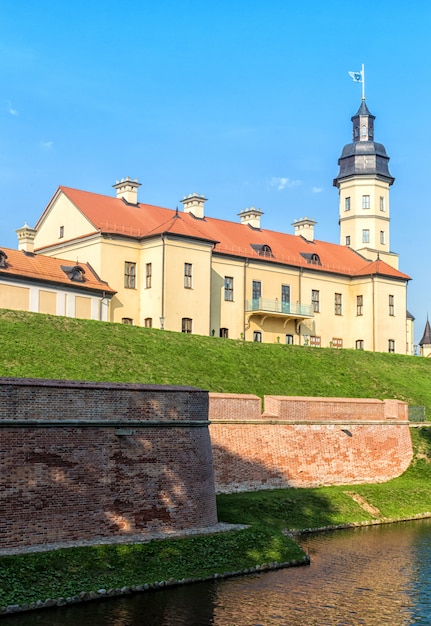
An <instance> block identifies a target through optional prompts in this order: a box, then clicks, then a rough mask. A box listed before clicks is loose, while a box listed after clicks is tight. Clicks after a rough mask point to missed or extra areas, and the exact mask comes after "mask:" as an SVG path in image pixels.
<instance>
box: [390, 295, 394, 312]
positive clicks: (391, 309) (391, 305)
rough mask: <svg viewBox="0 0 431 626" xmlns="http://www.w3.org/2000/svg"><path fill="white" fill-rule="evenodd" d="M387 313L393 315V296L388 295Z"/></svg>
mask: <svg viewBox="0 0 431 626" xmlns="http://www.w3.org/2000/svg"><path fill="white" fill-rule="evenodd" d="M389 315H395V297H394V296H389Z"/></svg>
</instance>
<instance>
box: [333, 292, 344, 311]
mask: <svg viewBox="0 0 431 626" xmlns="http://www.w3.org/2000/svg"><path fill="white" fill-rule="evenodd" d="M342 306H343V296H342V295H341V293H336V294H334V312H335V315H341V314H342V313H343V311H342Z"/></svg>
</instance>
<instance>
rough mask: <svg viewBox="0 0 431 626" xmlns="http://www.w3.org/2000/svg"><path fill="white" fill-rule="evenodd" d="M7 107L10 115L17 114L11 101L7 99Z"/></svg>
mask: <svg viewBox="0 0 431 626" xmlns="http://www.w3.org/2000/svg"><path fill="white" fill-rule="evenodd" d="M7 109H8V111H9V113H10V114H11V115H18V111H17V110H16V109H14V108H13V106H12V102H10V101H9V100H8V101H7Z"/></svg>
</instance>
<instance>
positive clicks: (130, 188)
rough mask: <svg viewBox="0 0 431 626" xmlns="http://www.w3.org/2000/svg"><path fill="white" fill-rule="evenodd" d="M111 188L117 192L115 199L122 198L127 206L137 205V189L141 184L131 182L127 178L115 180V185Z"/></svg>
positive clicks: (135, 181)
mask: <svg viewBox="0 0 431 626" xmlns="http://www.w3.org/2000/svg"><path fill="white" fill-rule="evenodd" d="M112 186H113V187H114V189H115V190H116V191H117V198H122V199H123V200H125V201H126V202H127V203H128V204H138V188H139V187H140V186H141V183H138V181H137V180H132V179H131V178H129V176H128V177H127V178H122V179H121V180H117V182H116V183H115V185H112Z"/></svg>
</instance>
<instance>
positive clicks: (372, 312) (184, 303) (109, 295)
mask: <svg viewBox="0 0 431 626" xmlns="http://www.w3.org/2000/svg"><path fill="white" fill-rule="evenodd" d="M374 120H375V117H374V116H373V115H372V114H371V113H370V111H369V110H368V107H367V105H366V103H365V99H363V100H362V102H361V105H360V107H359V110H358V111H357V113H356V114H355V115H354V116H353V117H352V123H353V137H352V142H351V143H349V144H347V145H346V146H345V147H344V148H343V151H342V154H341V157H340V159H339V173H338V176H337V177H336V178H335V180H334V186H336V187H337V188H338V191H339V224H340V243H339V244H334V243H328V242H325V241H321V240H319V239H317V238H316V237H315V225H316V222H315V221H314V220H312V219H310V218H308V217H304V218H301V219H298V220H296V221H295V222H294V223H293V231H294V232H293V233H292V234H287V233H282V232H276V231H270V230H266V229H265V228H264V227H263V219H262V215H263V212H262V211H261V210H260V209H258V208H255V207H250V208H247V209H244V210H242V211H240V212H239V221H238V222H233V221H226V220H221V219H217V218H215V217H210V216H208V215H206V211H205V203H206V198H205V197H204V196H203V195H199V194H197V193H194V194H191V195H189V196H185V197H184V198H183V199H182V201H181V202H182V205H183V209H182V210H180V211H179V210H178V209H176V210H174V209H169V208H162V207H158V206H152V205H149V204H145V203H143V202H140V201H139V200H138V189H139V187H140V184H139V182H138V181H137V180H131V179H130V178H126V179H122V180H121V181H118V182H117V183H116V184H115V185H114V189H115V197H114V196H112V197H111V196H104V195H99V194H95V193H91V192H87V191H80V190H77V189H72V188H69V187H63V186H61V187H59V188H58V190H57V191H56V192H55V194H54V196H53V198H52V199H51V200H50V202H49V204H48V206H47V207H46V209H45V211H44V212H43V213H42V215H41V217H40V219H39V220H38V222H37V224H36V225H35V227H34V228H30V227H28V226H24V227H23V228H21V229H19V230H18V231H17V233H18V237H19V242H18V245H19V251H18V252H20V253H21V257H20V259H21V260H23V261H22V263H21V265H23V264H24V265H25V263H28V264H31V263H32V264H33V265H34V264H36V263H37V262H38V259H41V258H45V257H52V258H54V259H57V261H56V263H57V265H58V266H59V267H60V269H61V268H62V267H68V268H69V270H70V269H72V268H74V272H70V271H69V274H68V273H67V272H66V271H64V270H61V272H62V274H61V272H60V274H61V279H62V280H61V281H58V280H57V281H53V280H51V276H50V275H49V273H48V272H43V271H42V272H40V273H39V275H38V277H37V278H36V279H34V277H33V280H32V281H30V282H31V284H30V285H29V284H27V283H28V278H29V275H28V273H27V275H25V271H24V270H21V273H20V264H18V263H17V262H16V257H15V254H17V252H16V251H15V254H12V253H11V251H9V250H3V258H4V263H3V264H1V263H0V306H2V307H5V306H7V307H9V308H20V309H25V310H32V311H39V312H45V313H52V314H59V315H64V314H66V315H70V316H72V317H87V318H90V319H103V320H105V321H111V322H122V323H125V324H136V325H139V326H144V327H157V328H161V329H166V330H172V331H178V332H184V333H196V334H201V335H215V336H217V337H224V338H234V339H238V338H243V339H245V340H247V341H256V342H268V343H286V344H296V345H309V346H315V347H319V346H322V347H333V348H353V349H361V350H362V349H364V350H371V351H380V352H396V353H399V354H412V353H413V341H414V340H413V318H412V316H411V315H409V314H408V312H407V284H408V281H409V278H410V277H409V276H407V275H406V274H404V273H402V272H401V271H400V270H399V269H398V255H397V254H395V253H394V252H392V250H391V248H390V202H389V195H390V187H391V185H392V184H393V182H394V178H393V177H392V175H391V174H390V172H389V167H388V162H389V157H388V156H387V154H386V150H385V148H384V146H383V145H382V144H381V143H377V142H375V141H374ZM261 222H262V223H261ZM70 259H74V260H75V261H74V262H71V261H70ZM77 259H79V262H77V261H76V260H77ZM26 278H27V283H25V279H26ZM90 278H91V280H94V281H96V282H97V283H98V284H97V285H96V284H93V285H92V289H91V290H90V289H88V287H89V286H90V285H89V283H88V282H87V281H88V280H89V279H90ZM35 280H36V283H37V285H38V291H37V294H36V293H35ZM104 281H106V282H104ZM41 289H42V291H43V292H44V295H43V297H42V296H41V295H40V290H41ZM23 290H24V291H23ZM83 291H84V292H86V293H83ZM66 292H67V294H69V295H67V296H66ZM78 292H79V293H78ZM48 293H50V294H51V296H48V295H47V294H48ZM38 294H39V295H38ZM78 297H79V298H80V300H79V301H78V300H77V298H78ZM85 298H86V299H85ZM5 302H6V305H5V304H4V303H5Z"/></svg>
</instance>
